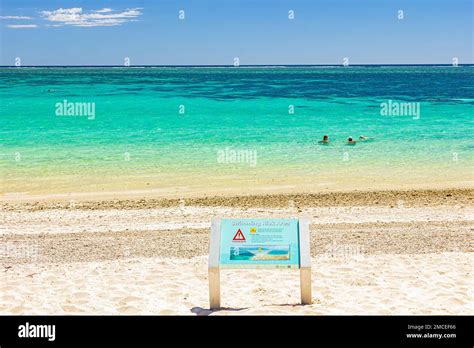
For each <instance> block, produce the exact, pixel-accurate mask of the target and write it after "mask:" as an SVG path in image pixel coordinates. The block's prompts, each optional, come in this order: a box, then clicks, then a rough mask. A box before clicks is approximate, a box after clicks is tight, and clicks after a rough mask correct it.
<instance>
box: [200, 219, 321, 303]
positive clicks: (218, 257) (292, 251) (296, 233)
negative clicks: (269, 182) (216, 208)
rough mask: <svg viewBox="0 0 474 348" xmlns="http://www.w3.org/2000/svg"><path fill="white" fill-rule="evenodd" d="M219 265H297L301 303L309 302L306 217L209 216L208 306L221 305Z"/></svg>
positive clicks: (309, 278) (225, 266)
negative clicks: (245, 217)
mask: <svg viewBox="0 0 474 348" xmlns="http://www.w3.org/2000/svg"><path fill="white" fill-rule="evenodd" d="M221 268H285V269H287V268H293V269H295V268H296V269H299V270H300V288H301V303H302V304H311V303H312V295H311V256H310V237H309V219H308V218H300V219H220V218H214V219H212V222H211V239H210V246H209V303H210V308H211V309H218V308H220V306H221V296H220V269H221Z"/></svg>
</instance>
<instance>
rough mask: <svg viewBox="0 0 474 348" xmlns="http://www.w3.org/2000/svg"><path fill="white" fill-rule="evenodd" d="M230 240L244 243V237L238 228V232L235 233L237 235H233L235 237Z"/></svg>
mask: <svg viewBox="0 0 474 348" xmlns="http://www.w3.org/2000/svg"><path fill="white" fill-rule="evenodd" d="M232 240H238V241H245V236H244V234H243V233H242V231H241V230H240V228H239V230H238V231H237V233H236V234H235V236H234V238H233V239H232Z"/></svg>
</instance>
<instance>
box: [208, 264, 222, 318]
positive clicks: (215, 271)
mask: <svg viewBox="0 0 474 348" xmlns="http://www.w3.org/2000/svg"><path fill="white" fill-rule="evenodd" d="M209 304H210V308H211V309H219V308H220V307H221V279H220V272H219V268H209Z"/></svg>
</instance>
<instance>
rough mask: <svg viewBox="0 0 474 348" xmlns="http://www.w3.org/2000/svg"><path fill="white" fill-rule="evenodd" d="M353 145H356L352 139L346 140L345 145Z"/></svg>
mask: <svg viewBox="0 0 474 348" xmlns="http://www.w3.org/2000/svg"><path fill="white" fill-rule="evenodd" d="M355 144H356V141H355V140H354V139H353V138H352V137H349V138H347V145H355Z"/></svg>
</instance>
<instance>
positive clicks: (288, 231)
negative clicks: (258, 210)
mask: <svg viewBox="0 0 474 348" xmlns="http://www.w3.org/2000/svg"><path fill="white" fill-rule="evenodd" d="M220 233H221V237H220V240H221V245H220V256H219V264H220V265H221V267H224V268H225V267H228V268H232V267H236V268H299V267H300V250H299V230H298V220H297V219H222V221H221V231H220Z"/></svg>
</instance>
